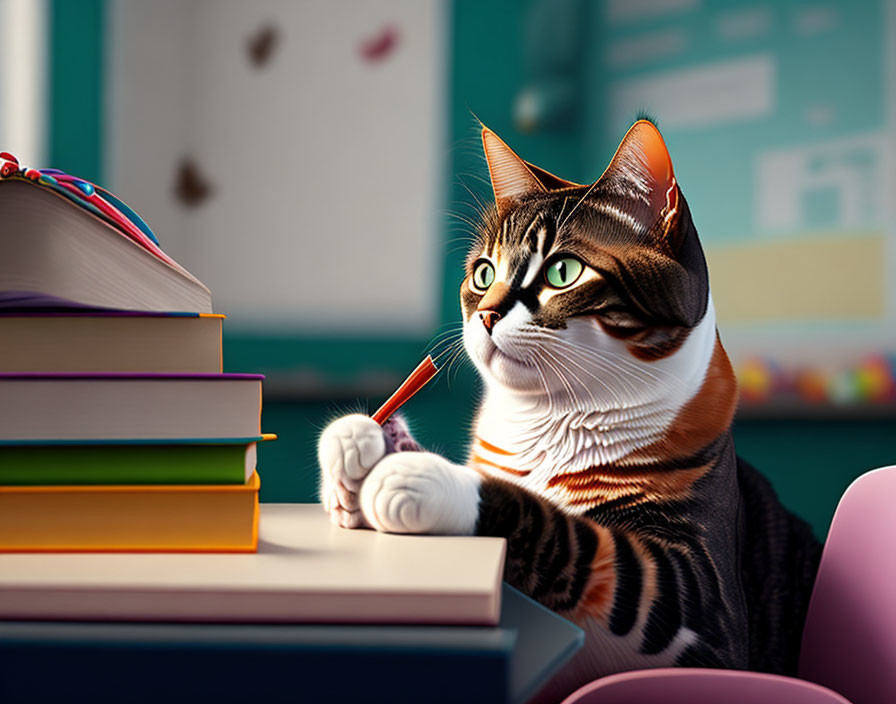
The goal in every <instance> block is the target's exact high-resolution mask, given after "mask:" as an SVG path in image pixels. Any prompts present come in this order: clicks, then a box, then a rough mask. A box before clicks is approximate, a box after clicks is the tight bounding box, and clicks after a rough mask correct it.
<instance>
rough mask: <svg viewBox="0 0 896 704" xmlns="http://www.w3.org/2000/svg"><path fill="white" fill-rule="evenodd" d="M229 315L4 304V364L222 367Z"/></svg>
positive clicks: (0, 361) (0, 316) (9, 368)
mask: <svg viewBox="0 0 896 704" xmlns="http://www.w3.org/2000/svg"><path fill="white" fill-rule="evenodd" d="M223 320H224V316H223V315H217V314H214V313H152V312H144V313H137V312H101V311H94V312H89V313H88V312H77V311H72V312H65V313H63V312H52V313H50V312H41V313H34V312H32V313H9V312H4V311H3V310H2V308H0V340H2V341H3V344H2V345H0V370H3V371H4V372H183V373H216V372H221V370H222V353H221V326H222V323H223ZM63 341H64V342H63Z"/></svg>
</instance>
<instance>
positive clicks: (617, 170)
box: [600, 120, 681, 251]
mask: <svg viewBox="0 0 896 704" xmlns="http://www.w3.org/2000/svg"><path fill="white" fill-rule="evenodd" d="M600 181H601V182H602V184H606V185H608V186H610V188H611V190H612V191H615V192H617V193H620V195H623V196H627V197H628V198H627V199H630V207H629V210H631V213H630V214H631V215H632V217H634V218H635V220H636V221H637V222H639V223H640V224H641V225H642V226H643V227H644V228H645V230H646V231H649V232H650V233H651V234H652V235H653V236H654V237H656V238H657V239H660V240H663V241H665V242H666V243H667V244H668V245H669V246H670V247H671V248H672V250H673V251H675V250H677V249H678V244H679V243H678V241H677V240H678V219H679V218H678V215H679V211H680V208H679V201H680V200H681V198H680V196H681V194H680V191H679V189H678V183H677V181H676V180H675V173H674V171H673V170H672V158H671V157H670V156H669V150H668V149H666V143H665V142H664V141H663V137H662V135H661V134H660V131H659V130H658V129H657V128H656V125H654V124H653V123H652V122H650V121H648V120H638V121H637V122H636V123H635V124H634V125H632V126H631V128H630V129H629V131H628V132H627V133H626V135H625V137H623V139H622V142H621V143H620V145H619V148H618V149H617V150H616V155H615V156H614V157H613V160H612V161H611V162H610V165H609V166H608V167H607V170H606V171H604V173H603V175H602V176H601V177H600Z"/></svg>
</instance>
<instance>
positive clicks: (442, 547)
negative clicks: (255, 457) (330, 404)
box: [0, 486, 505, 626]
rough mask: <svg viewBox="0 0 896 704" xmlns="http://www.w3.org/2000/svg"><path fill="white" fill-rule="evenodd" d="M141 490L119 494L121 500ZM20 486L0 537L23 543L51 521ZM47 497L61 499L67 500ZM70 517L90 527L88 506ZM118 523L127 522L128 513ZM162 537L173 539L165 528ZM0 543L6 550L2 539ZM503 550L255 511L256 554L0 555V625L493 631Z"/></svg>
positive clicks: (212, 523) (494, 543)
mask: <svg viewBox="0 0 896 704" xmlns="http://www.w3.org/2000/svg"><path fill="white" fill-rule="evenodd" d="M67 489H68V491H69V492H71V491H90V488H88V487H68V488H67ZM180 489H181V490H183V488H182V487H181V488H180ZM193 489H194V488H193V487H190V490H191V491H192V490H193ZM149 490H151V488H148V487H140V491H135V490H134V488H131V490H130V492H128V491H127V488H125V490H124V492H123V493H122V494H121V495H122V496H129V497H139V496H141V495H142V494H141V492H145V491H149ZM216 490H220V491H234V492H238V490H239V487H232V486H231V487H219V488H217V489H216ZM24 491H35V492H36V493H37V495H38V496H40V495H41V490H39V489H34V488H33V487H27V488H26V487H4V488H0V496H7V497H8V496H15V497H16V498H15V499H13V501H12V502H10V503H11V504H12V505H13V506H16V507H17V508H18V509H19V510H18V511H17V512H16V515H14V516H10V515H9V514H8V508H9V506H8V504H4V503H3V501H2V500H0V536H6V535H7V532H8V531H11V532H13V533H14V535H15V536H16V537H17V539H18V541H19V544H21V543H22V542H23V541H30V543H31V544H33V543H34V542H35V538H34V537H33V536H35V535H41V532H40V531H41V530H42V526H43V525H44V522H45V521H47V520H49V521H50V522H51V524H55V523H56V521H55V519H52V518H48V517H50V516H52V510H53V507H52V506H50V505H43V506H40V507H39V508H40V510H38V511H33V512H32V511H30V510H29V511H27V512H25V511H23V510H22V509H23V508H25V506H24V504H23V502H22V501H21V500H20V499H19V496H21V495H22V494H16V493H15V492H24ZM54 491H58V492H59V494H60V499H59V503H64V500H65V498H70V496H71V494H69V493H66V491H65V490H63V489H60V488H55V487H54ZM108 491H110V492H112V491H115V492H118V491H120V490H119V489H114V490H113V489H109V490H108ZM112 495H113V496H114V495H116V494H112ZM107 505H110V506H117V503H115V502H111V501H110V502H107ZM189 506H192V504H190V503H189V502H188V501H184V502H183V503H182V504H181V505H179V506H176V505H175V504H173V503H172V504H170V505H169V509H170V511H171V512H170V513H168V514H165V515H162V514H160V513H158V512H156V513H153V514H151V516H155V517H157V518H156V520H157V521H159V522H160V523H162V524H164V521H165V520H166V519H169V520H170V519H172V518H174V517H175V516H176V511H183V512H184V513H187V510H186V509H187V508H188V507H189ZM80 508H81V509H84V508H85V506H84V505H83V504H82V505H81V506H80ZM222 513H223V512H222ZM75 515H76V516H78V517H80V518H79V520H81V521H82V522H84V523H90V516H91V512H90V511H84V510H82V511H81V512H79V513H77V514H75ZM103 515H104V516H105V514H103ZM147 515H150V514H147ZM216 516H217V514H211V513H205V514H203V515H202V516H201V517H197V516H193V515H192V513H191V514H190V515H188V516H176V518H177V522H178V524H179V527H178V529H177V530H178V531H180V532H185V533H187V534H188V535H190V536H192V535H194V531H195V530H198V529H199V527H202V526H204V527H205V529H207V530H209V531H214V530H217V527H216V523H217V520H218V518H217V517H216ZM116 520H119V521H121V522H123V523H124V522H126V521H127V520H128V512H126V511H123V512H121V515H120V516H118V517H117V518H116ZM22 521H25V522H26V523H27V524H28V527H27V528H24V527H22V525H21V523H22ZM183 521H189V525H187V526H183V525H181V524H182V522H183ZM106 522H107V521H106V520H105V519H104V520H103V523H106ZM159 530H162V531H164V532H165V534H173V535H179V533H177V532H174V530H173V529H171V528H168V527H166V526H165V525H161V526H159ZM108 539H109V540H111V539H112V538H111V537H110V538H108ZM0 540H4V542H5V543H6V546H7V547H6V549H9V547H8V546H9V545H10V544H11V541H10V540H9V538H8V537H0ZM504 550H505V541H504V540H503V539H502V538H480V537H475V538H468V537H447V536H421V535H389V534H386V533H377V532H375V531H371V530H345V529H343V528H339V527H338V526H335V525H333V524H332V523H330V520H329V518H328V516H327V515H326V513H325V512H324V511H323V509H322V508H321V506H320V505H318V504H262V505H261V508H260V519H259V527H258V552H257V553H256V554H254V555H199V554H191V555H177V554H164V555H162V554H134V555H130V554H120V555H119V554H116V555H93V554H61V555H25V554H3V555H0V618H15V619H21V618H29V619H63V620H128V621H224V622H252V621H255V622H259V621H262V622H264V621H267V622H293V623H296V622H299V623H301V622H307V623H414V624H480V625H491V626H493V625H495V624H496V623H497V622H498V617H499V615H500V613H501V588H500V587H501V578H502V575H503V573H504Z"/></svg>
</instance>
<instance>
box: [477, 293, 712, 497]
mask: <svg viewBox="0 0 896 704" xmlns="http://www.w3.org/2000/svg"><path fill="white" fill-rule="evenodd" d="M563 336H564V338H565V339H568V340H569V342H570V343H571V344H572V345H574V346H575V347H571V348H570V349H574V350H581V349H588V350H591V351H592V352H590V353H589V354H587V355H585V354H582V353H578V352H577V353H575V356H570V358H569V359H567V360H563V359H561V358H558V355H559V354H560V352H558V348H557V347H555V348H554V349H553V351H552V352H551V353H550V354H552V355H553V359H554V365H555V366H557V367H560V366H561V365H563V366H562V367H561V368H562V369H564V370H565V372H566V376H567V379H568V381H569V383H568V384H566V385H562V386H560V388H559V389H557V390H556V391H553V392H552V393H550V394H548V393H542V394H539V393H519V392H516V391H513V390H511V389H508V388H507V387H506V386H504V385H501V384H499V383H497V382H495V381H494V380H493V379H489V378H488V377H486V387H487V388H486V397H485V400H484V402H483V405H482V408H481V410H480V414H479V419H478V422H477V426H476V435H477V438H479V439H480V440H481V441H484V442H476V443H475V444H474V446H473V453H472V458H471V459H472V460H473V461H474V462H475V461H476V459H479V460H485V461H484V462H481V461H480V462H479V464H478V465H477V466H478V468H479V469H480V470H483V471H485V472H487V473H490V474H492V475H494V476H496V477H501V478H503V479H509V480H510V481H514V482H516V483H517V484H520V485H521V486H524V487H526V488H528V489H530V490H532V491H535V492H537V493H539V494H541V495H543V496H546V497H548V498H552V499H556V500H559V499H560V498H561V496H560V490H559V489H557V490H553V489H549V488H548V482H549V480H550V478H551V476H553V475H554V474H556V473H558V472H576V471H582V470H584V469H587V468H589V467H595V466H601V465H609V464H613V463H616V462H618V461H619V460H621V459H622V458H624V457H625V456H627V455H629V454H630V453H632V452H634V451H635V450H638V449H641V448H644V447H647V446H649V445H651V444H652V443H654V442H655V441H657V440H659V439H660V438H661V437H662V436H663V434H664V433H665V431H666V429H667V428H668V426H669V424H670V423H671V422H672V421H673V419H674V418H675V416H676V415H677V413H678V411H679V410H680V409H681V407H682V406H683V405H684V404H685V403H687V401H688V400H689V399H690V398H692V397H693V396H694V394H696V393H697V391H698V390H699V388H700V386H701V384H702V383H703V379H704V377H705V376H706V371H707V369H708V367H709V363H710V360H711V358H712V354H713V350H714V347H715V341H716V321H715V312H714V309H713V306H712V300H711V299H710V302H709V305H708V308H707V311H706V315H705V316H704V318H703V320H702V321H701V322H700V324H699V325H698V326H697V327H696V328H694V330H693V331H692V332H691V334H690V335H689V336H688V339H687V340H686V341H685V343H684V344H683V345H682V346H681V347H680V348H679V349H678V350H677V351H676V352H675V353H674V354H672V355H670V356H669V357H666V358H664V359H660V360H657V361H654V362H644V361H641V360H638V359H636V358H634V357H632V356H631V355H630V354H628V352H627V350H626V349H625V345H624V343H622V342H621V341H619V340H616V339H614V338H611V337H610V336H608V335H606V334H604V333H602V332H601V331H600V329H599V328H598V327H597V326H596V324H595V323H593V322H592V321H588V320H582V319H577V320H572V321H570V325H569V326H568V328H567V329H566V330H564V331H563ZM502 468H504V469H502ZM507 470H510V471H507Z"/></svg>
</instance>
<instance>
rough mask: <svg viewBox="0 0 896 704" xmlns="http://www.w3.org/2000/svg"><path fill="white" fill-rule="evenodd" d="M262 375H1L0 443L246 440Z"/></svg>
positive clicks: (257, 421)
mask: <svg viewBox="0 0 896 704" xmlns="http://www.w3.org/2000/svg"><path fill="white" fill-rule="evenodd" d="M263 379H264V377H263V376H262V375H260V374H171V373H141V374H133V373H126V372H121V373H108V372H107V373H99V372H56V373H47V372H13V373H3V374H0V440H16V441H22V440H29V441H53V440H72V441H77V440H86V441H97V440H122V439H128V440H134V441H135V442H138V441H140V440H153V439H160V438H166V439H172V440H173V439H178V438H207V439H214V438H220V439H225V438H245V437H253V436H257V435H260V434H261V383H262V380H263Z"/></svg>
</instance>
